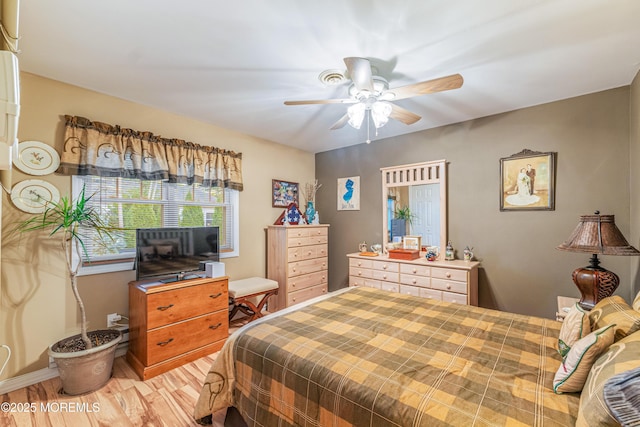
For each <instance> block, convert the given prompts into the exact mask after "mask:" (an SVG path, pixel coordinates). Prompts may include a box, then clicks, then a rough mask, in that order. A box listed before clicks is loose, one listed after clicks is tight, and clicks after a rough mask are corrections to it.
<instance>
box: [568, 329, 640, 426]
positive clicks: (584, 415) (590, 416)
mask: <svg viewBox="0 0 640 427" xmlns="http://www.w3.org/2000/svg"><path fill="white" fill-rule="evenodd" d="M639 354H640V332H636V333H634V334H631V335H629V336H627V337H625V338H623V339H621V340H620V341H618V342H616V343H614V344H612V345H611V347H609V349H608V350H607V351H606V352H605V353H604V354H602V355H601V356H600V357H599V358H598V360H596V362H595V363H594V364H593V367H592V368H591V372H589V376H588V377H587V381H586V383H585V385H584V388H583V390H582V394H581V395H580V408H579V410H578V419H577V420H576V426H579V427H587V426H618V427H619V426H620V423H619V422H618V421H616V420H615V418H614V417H613V415H612V414H611V411H610V410H609V409H608V408H607V405H606V403H605V398H604V387H605V384H606V383H607V381H608V380H609V379H611V377H613V376H614V375H617V374H620V373H622V372H626V371H629V370H631V369H636V368H640V357H638V355H639Z"/></svg>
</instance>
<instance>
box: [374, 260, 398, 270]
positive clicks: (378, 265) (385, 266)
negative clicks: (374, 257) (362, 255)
mask: <svg viewBox="0 0 640 427" xmlns="http://www.w3.org/2000/svg"><path fill="white" fill-rule="evenodd" d="M371 268H373V269H374V270H381V271H391V272H394V273H397V272H399V271H400V267H399V265H398V263H397V262H386V261H371Z"/></svg>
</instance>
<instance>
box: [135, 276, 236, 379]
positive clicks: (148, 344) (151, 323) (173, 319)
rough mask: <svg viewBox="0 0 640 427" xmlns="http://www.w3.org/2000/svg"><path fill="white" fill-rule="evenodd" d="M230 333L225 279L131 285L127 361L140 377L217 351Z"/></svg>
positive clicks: (164, 370) (149, 376)
mask: <svg viewBox="0 0 640 427" xmlns="http://www.w3.org/2000/svg"><path fill="white" fill-rule="evenodd" d="M228 336H229V291H228V278H226V277H216V278H201V279H191V280H183V281H179V282H172V283H161V282H152V281H138V282H130V283H129V350H128V352H127V361H128V362H129V364H130V365H131V366H132V367H133V369H134V371H135V372H136V373H137V374H138V376H139V377H140V378H142V379H143V380H146V379H149V378H151V377H154V376H156V375H158V374H161V373H163V372H166V371H168V370H170V369H173V368H175V367H178V366H180V365H183V364H185V363H187V362H191V361H193V360H196V359H199V358H200V357H203V356H206V355H208V354H211V353H214V352H216V351H218V350H220V348H222V345H223V344H224V342H225V340H226V339H227V337H228Z"/></svg>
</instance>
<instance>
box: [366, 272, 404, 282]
mask: <svg viewBox="0 0 640 427" xmlns="http://www.w3.org/2000/svg"><path fill="white" fill-rule="evenodd" d="M371 278H373V279H376V280H385V281H387V282H398V279H400V277H399V276H398V273H397V272H396V273H394V272H392V271H383V270H371Z"/></svg>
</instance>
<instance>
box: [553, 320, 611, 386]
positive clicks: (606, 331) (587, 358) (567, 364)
mask: <svg viewBox="0 0 640 427" xmlns="http://www.w3.org/2000/svg"><path fill="white" fill-rule="evenodd" d="M613 335H614V330H613V325H609V326H605V327H604V328H600V329H598V330H597V331H593V332H591V333H590V334H589V335H587V336H586V337H584V338H582V339H579V340H578V341H576V343H575V344H574V345H573V347H571V350H569V353H567V356H566V357H565V358H564V361H563V362H562V364H561V365H560V367H559V368H558V371H557V372H556V376H555V377H554V379H553V391H555V392H556V393H558V394H560V393H571V392H579V391H580V390H582V387H583V386H584V382H585V381H586V379H587V376H588V375H589V371H590V370H591V365H593V363H594V362H595V361H596V359H597V358H598V356H600V355H601V354H602V353H603V352H604V351H606V350H607V349H608V348H609V346H610V345H611V344H612V343H613Z"/></svg>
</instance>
